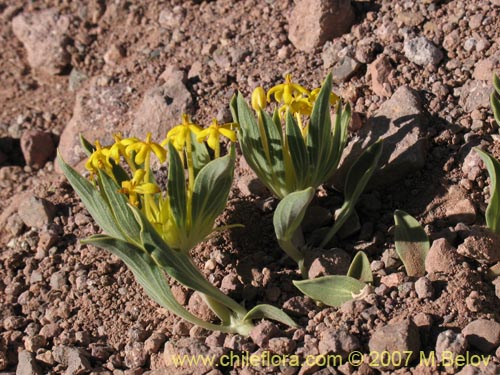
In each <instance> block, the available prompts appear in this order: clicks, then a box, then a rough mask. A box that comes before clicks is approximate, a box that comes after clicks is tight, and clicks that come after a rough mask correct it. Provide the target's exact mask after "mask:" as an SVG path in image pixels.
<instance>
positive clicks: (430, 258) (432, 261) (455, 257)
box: [425, 238, 460, 274]
mask: <svg viewBox="0 0 500 375" xmlns="http://www.w3.org/2000/svg"><path fill="white" fill-rule="evenodd" d="M459 262H460V255H459V254H458V253H457V250H456V249H455V248H454V247H453V246H451V245H450V244H449V242H448V241H447V240H446V239H445V238H439V239H437V240H434V242H432V246H431V248H430V249H429V253H428V254H427V257H426V258H425V270H426V271H427V272H428V273H446V274H452V273H453V272H454V270H455V267H456V266H457V265H458V264H459Z"/></svg>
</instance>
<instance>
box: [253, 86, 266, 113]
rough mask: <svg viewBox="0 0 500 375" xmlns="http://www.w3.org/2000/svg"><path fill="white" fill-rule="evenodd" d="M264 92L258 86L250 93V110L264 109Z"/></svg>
mask: <svg viewBox="0 0 500 375" xmlns="http://www.w3.org/2000/svg"><path fill="white" fill-rule="evenodd" d="M266 104H267V102H266V92H265V91H264V89H263V88H262V87H261V86H258V87H256V88H255V90H253V92H252V108H253V109H254V111H258V110H259V109H264V108H266Z"/></svg>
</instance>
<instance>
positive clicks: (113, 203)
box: [99, 171, 141, 244]
mask: <svg viewBox="0 0 500 375" xmlns="http://www.w3.org/2000/svg"><path fill="white" fill-rule="evenodd" d="M99 179H100V181H101V185H102V188H103V192H104V194H105V195H106V198H107V201H108V203H109V207H111V211H112V212H113V215H114V222H115V223H117V224H118V225H119V227H120V229H121V232H122V233H123V236H124V238H126V239H128V240H130V241H132V242H134V243H136V244H138V243H139V242H140V239H141V234H140V230H141V228H140V226H139V224H138V223H137V221H136V220H135V217H134V213H133V212H132V210H131V209H130V207H129V205H128V202H127V199H126V198H125V195H124V194H121V193H119V192H118V190H119V186H118V185H117V184H116V182H115V181H113V179H112V178H111V177H109V176H108V175H107V174H106V173H104V172H103V171H99Z"/></svg>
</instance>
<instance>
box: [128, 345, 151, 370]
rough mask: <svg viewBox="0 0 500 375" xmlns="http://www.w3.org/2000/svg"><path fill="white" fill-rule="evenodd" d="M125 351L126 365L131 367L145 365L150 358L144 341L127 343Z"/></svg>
mask: <svg viewBox="0 0 500 375" xmlns="http://www.w3.org/2000/svg"><path fill="white" fill-rule="evenodd" d="M124 353H125V365H126V366H127V367H128V368H131V369H133V368H137V367H142V366H144V365H145V364H146V361H147V360H148V355H147V352H146V351H145V350H144V344H143V343H142V342H134V343H133V344H127V345H126V346H125V349H124Z"/></svg>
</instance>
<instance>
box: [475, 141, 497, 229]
mask: <svg viewBox="0 0 500 375" xmlns="http://www.w3.org/2000/svg"><path fill="white" fill-rule="evenodd" d="M474 150H476V152H477V153H478V154H479V156H480V157H481V159H483V162H484V164H485V165H486V168H487V169H488V174H489V175H490V202H489V203H488V207H487V208H486V213H485V216H486V225H487V226H488V228H490V230H491V231H492V232H494V233H497V234H500V185H498V176H500V163H499V162H498V160H496V159H495V158H494V157H493V156H491V155H490V154H488V153H486V152H484V151H483V150H481V149H479V148H477V147H476V148H474Z"/></svg>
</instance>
